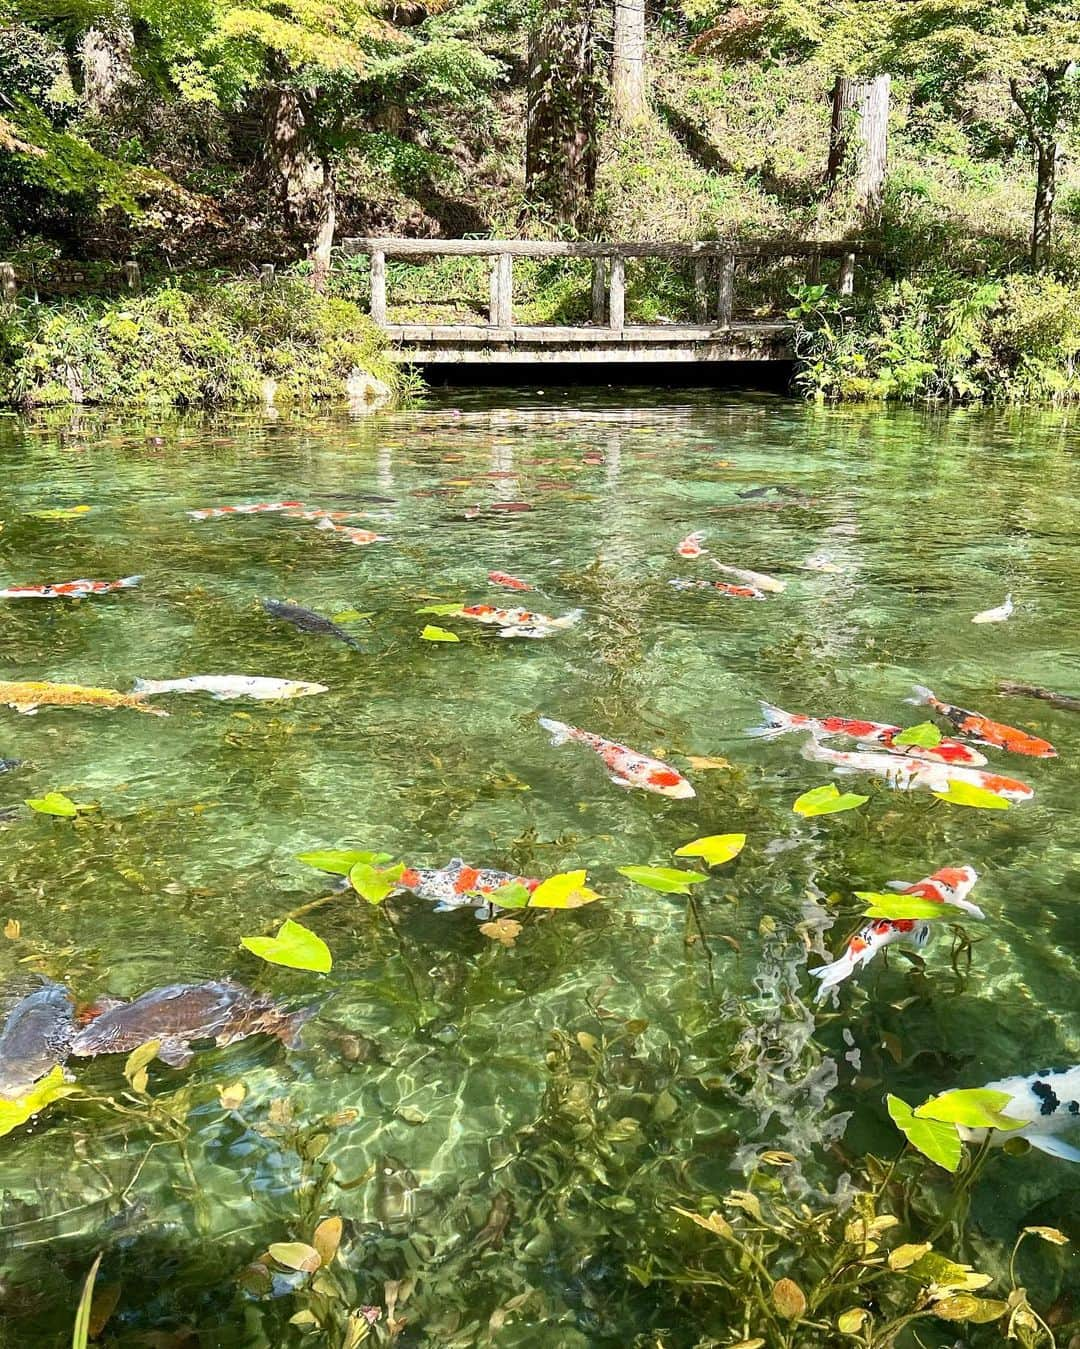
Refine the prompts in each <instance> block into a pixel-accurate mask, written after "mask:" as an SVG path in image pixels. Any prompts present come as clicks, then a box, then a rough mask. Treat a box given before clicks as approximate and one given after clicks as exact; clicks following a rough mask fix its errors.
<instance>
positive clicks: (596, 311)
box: [592, 258, 607, 326]
mask: <svg viewBox="0 0 1080 1349" xmlns="http://www.w3.org/2000/svg"><path fill="white" fill-rule="evenodd" d="M592 318H593V322H594V323H598V324H600V325H601V326H603V324H604V323H605V322H606V321H607V258H593V264H592Z"/></svg>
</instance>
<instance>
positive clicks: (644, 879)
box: [618, 867, 709, 895]
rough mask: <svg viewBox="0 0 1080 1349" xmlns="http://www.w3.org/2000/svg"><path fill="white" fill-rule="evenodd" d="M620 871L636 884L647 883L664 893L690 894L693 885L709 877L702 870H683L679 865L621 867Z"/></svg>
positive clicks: (653, 888)
mask: <svg viewBox="0 0 1080 1349" xmlns="http://www.w3.org/2000/svg"><path fill="white" fill-rule="evenodd" d="M618 871H619V875H620V876H625V877H626V879H627V880H628V881H633V882H634V884H635V885H646V886H648V888H649V889H650V890H659V891H660V893H661V894H664V895H688V894H689V893H690V887H691V886H692V885H700V884H701V883H702V881H707V880H708V879H709V878H708V876H704V875H702V873H701V872H700V871H683V870H682V869H681V868H679V867H619V868H618Z"/></svg>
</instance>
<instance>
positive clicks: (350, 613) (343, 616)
mask: <svg viewBox="0 0 1080 1349" xmlns="http://www.w3.org/2000/svg"><path fill="white" fill-rule="evenodd" d="M374 617H375V610H374V609H368V610H367V611H366V612H364V613H361V612H360V610H359V609H342V610H341V612H340V613H337V614H331V615H330V621H331V623H359V622H360V620H361V619H362V618H374Z"/></svg>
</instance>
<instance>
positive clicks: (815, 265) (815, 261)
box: [806, 251, 821, 286]
mask: <svg viewBox="0 0 1080 1349" xmlns="http://www.w3.org/2000/svg"><path fill="white" fill-rule="evenodd" d="M820 280H821V254H820V253H818V252H816V251H815V252H813V253H811V254H810V261H809V262H808V263H807V264H806V284H807V285H808V286H816V285H817V284H818V282H819V281H820Z"/></svg>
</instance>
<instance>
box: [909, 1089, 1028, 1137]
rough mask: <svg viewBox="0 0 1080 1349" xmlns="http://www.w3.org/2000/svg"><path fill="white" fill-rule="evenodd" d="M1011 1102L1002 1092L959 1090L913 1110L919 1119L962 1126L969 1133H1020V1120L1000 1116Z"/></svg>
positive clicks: (937, 1097) (926, 1102)
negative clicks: (1003, 1131) (994, 1130)
mask: <svg viewBox="0 0 1080 1349" xmlns="http://www.w3.org/2000/svg"><path fill="white" fill-rule="evenodd" d="M1011 1101H1012V1097H1011V1096H1010V1095H1009V1094H1008V1092H1005V1091H990V1090H988V1089H987V1088H986V1087H969V1088H961V1089H958V1090H956V1091H943V1092H942V1093H941V1094H940V1095H939V1096H931V1097H930V1099H929V1100H928V1101H924V1102H923V1103H922V1105H918V1106H916V1107H915V1114H916V1116H917V1117H918V1118H919V1119H934V1120H941V1121H942V1122H943V1123H946V1124H963V1125H965V1126H966V1127H967V1128H969V1129H1002V1130H1006V1131H1007V1130H1010V1129H1022V1128H1023V1127H1024V1121H1023V1120H1022V1119H1013V1118H1012V1117H1011V1116H1009V1115H1004V1114H1002V1111H1003V1110H1004V1108H1005V1107H1006V1106H1007V1105H1009V1103H1010V1102H1011Z"/></svg>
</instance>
